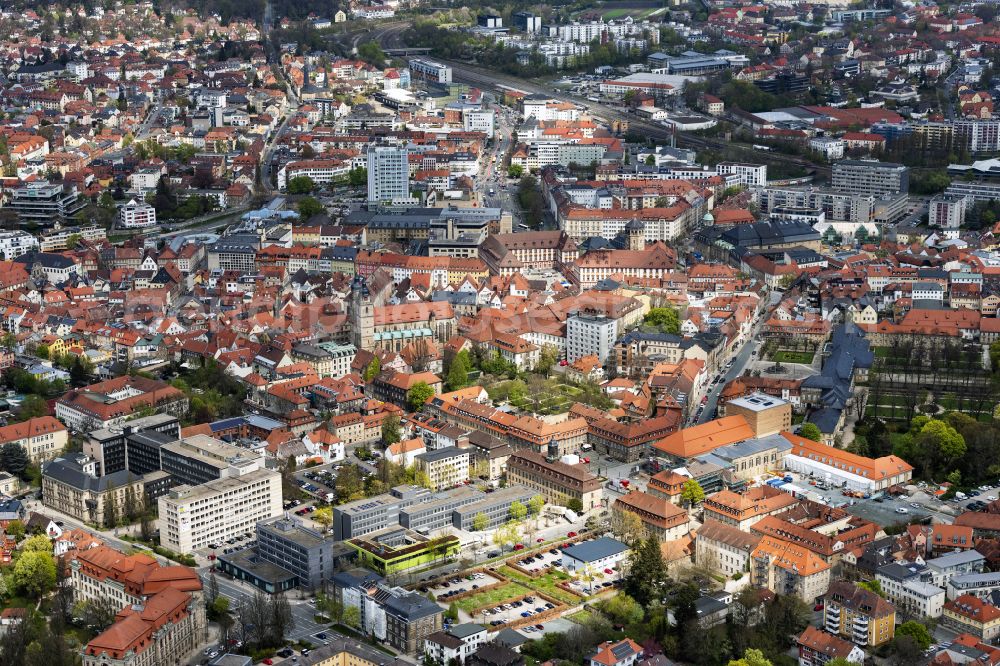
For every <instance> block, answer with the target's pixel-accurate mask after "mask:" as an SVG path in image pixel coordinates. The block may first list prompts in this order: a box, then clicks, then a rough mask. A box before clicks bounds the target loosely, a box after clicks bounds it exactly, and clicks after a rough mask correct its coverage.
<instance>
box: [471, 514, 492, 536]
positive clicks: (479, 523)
mask: <svg viewBox="0 0 1000 666" xmlns="http://www.w3.org/2000/svg"><path fill="white" fill-rule="evenodd" d="M489 524H490V519H489V518H487V517H486V514H485V513H483V512H482V511H480V512H479V513H477V514H476V515H475V517H474V518H473V519H472V531H473V532H482V531H483V530H485V529H486V528H487V527H488V526H489Z"/></svg>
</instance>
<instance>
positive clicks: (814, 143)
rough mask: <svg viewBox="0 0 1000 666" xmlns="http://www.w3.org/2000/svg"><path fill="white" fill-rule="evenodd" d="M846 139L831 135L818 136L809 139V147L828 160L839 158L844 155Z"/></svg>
mask: <svg viewBox="0 0 1000 666" xmlns="http://www.w3.org/2000/svg"><path fill="white" fill-rule="evenodd" d="M844 145H845V144H844V140H843V139H835V138H833V137H830V136H818V137H816V138H814V139H810V140H809V147H810V148H811V149H813V150H815V151H816V152H817V153H820V154H821V155H823V157H825V158H826V159H828V160H839V159H840V158H842V157H843V156H844Z"/></svg>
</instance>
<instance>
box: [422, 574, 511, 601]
mask: <svg viewBox="0 0 1000 666" xmlns="http://www.w3.org/2000/svg"><path fill="white" fill-rule="evenodd" d="M499 582H501V581H500V579H499V578H494V577H493V576H491V575H489V574H486V573H480V572H476V573H473V574H469V575H468V576H465V577H462V578H452V579H451V580H447V581H444V582H442V583H440V584H438V585H430V586H424V587H421V588H419V589H420V592H421V593H423V594H426V593H427V592H430V593H431V594H433V595H434V596H435V597H437V600H438V601H440V602H447V601H448V600H449V599H450V598H451V597H453V596H455V595H458V594H462V593H463V592H469V591H471V590H478V589H480V588H483V587H486V586H488V585H494V584H496V583H499Z"/></svg>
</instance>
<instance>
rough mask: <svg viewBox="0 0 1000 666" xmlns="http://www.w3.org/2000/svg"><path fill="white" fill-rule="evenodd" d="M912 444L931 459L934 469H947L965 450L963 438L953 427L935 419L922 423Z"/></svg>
mask: <svg viewBox="0 0 1000 666" xmlns="http://www.w3.org/2000/svg"><path fill="white" fill-rule="evenodd" d="M914 444H915V445H916V446H917V447H918V450H919V451H921V452H922V453H923V454H924V455H925V456H926V458H925V459H927V460H930V461H931V467H932V469H934V470H947V469H949V468H950V467H951V466H952V465H954V463H955V462H956V461H957V460H959V459H960V458H962V457H963V456H964V455H965V452H966V450H967V447H966V444H965V438H964V437H962V435H960V434H959V433H958V432H957V431H956V430H955V429H954V428H953V427H951V426H950V425H948V424H947V423H945V422H944V421H939V420H937V419H931V420H930V421H928V422H927V423H926V424H924V426H923V428H921V429H920V433H919V434H918V435H917V436H916V438H915V439H914Z"/></svg>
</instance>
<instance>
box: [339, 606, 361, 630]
mask: <svg viewBox="0 0 1000 666" xmlns="http://www.w3.org/2000/svg"><path fill="white" fill-rule="evenodd" d="M343 623H344V624H346V625H347V626H348V627H352V628H354V629H358V628H360V627H361V611H359V610H358V607H357V606H347V607H345V608H344V619H343Z"/></svg>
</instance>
